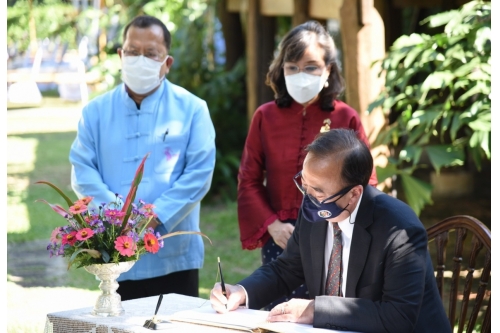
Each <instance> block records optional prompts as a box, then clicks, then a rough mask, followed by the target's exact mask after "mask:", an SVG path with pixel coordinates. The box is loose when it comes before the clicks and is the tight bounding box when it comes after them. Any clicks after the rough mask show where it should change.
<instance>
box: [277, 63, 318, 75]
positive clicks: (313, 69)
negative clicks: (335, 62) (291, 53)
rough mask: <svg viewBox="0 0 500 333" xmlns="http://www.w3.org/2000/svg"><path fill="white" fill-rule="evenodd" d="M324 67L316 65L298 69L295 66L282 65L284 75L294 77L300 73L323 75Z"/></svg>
mask: <svg viewBox="0 0 500 333" xmlns="http://www.w3.org/2000/svg"><path fill="white" fill-rule="evenodd" d="M324 69H325V67H324V66H316V65H307V66H305V67H304V68H302V69H301V68H299V66H297V65H291V64H285V65H283V71H284V73H285V75H294V74H298V73H300V72H303V73H306V74H310V75H316V76H320V75H321V74H323V70H324Z"/></svg>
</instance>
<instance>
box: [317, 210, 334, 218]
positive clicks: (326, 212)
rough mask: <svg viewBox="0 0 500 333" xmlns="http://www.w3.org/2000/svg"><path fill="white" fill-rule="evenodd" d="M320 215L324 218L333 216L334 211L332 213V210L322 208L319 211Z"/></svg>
mask: <svg viewBox="0 0 500 333" xmlns="http://www.w3.org/2000/svg"><path fill="white" fill-rule="evenodd" d="M318 216H319V217H321V218H323V219H327V218H329V217H330V216H332V213H330V211H328V210H320V211H319V212H318Z"/></svg>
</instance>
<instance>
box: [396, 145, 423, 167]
mask: <svg viewBox="0 0 500 333" xmlns="http://www.w3.org/2000/svg"><path fill="white" fill-rule="evenodd" d="M421 155H422V147H419V146H413V145H412V146H406V147H404V148H403V149H401V152H400V153H399V160H400V161H405V162H413V165H416V164H417V163H418V161H419V160H420V156H421Z"/></svg>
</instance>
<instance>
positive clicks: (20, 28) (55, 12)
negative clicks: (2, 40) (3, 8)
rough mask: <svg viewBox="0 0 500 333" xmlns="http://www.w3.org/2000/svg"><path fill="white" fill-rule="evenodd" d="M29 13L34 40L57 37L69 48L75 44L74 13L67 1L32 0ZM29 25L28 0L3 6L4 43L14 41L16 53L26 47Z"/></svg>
mask: <svg viewBox="0 0 500 333" xmlns="http://www.w3.org/2000/svg"><path fill="white" fill-rule="evenodd" d="M32 15H33V18H34V22H35V27H36V37H37V39H38V40H43V39H45V38H49V39H50V38H54V37H59V38H60V40H61V41H62V42H68V45H69V47H70V48H75V47H76V36H77V29H76V25H77V22H78V12H77V10H76V9H75V8H74V7H73V6H72V5H71V4H68V3H64V2H62V1H58V0H45V1H43V2H39V1H36V0H34V1H33V10H32ZM29 27H30V8H29V3H28V1H26V0H19V1H16V3H15V4H14V6H12V7H7V45H14V44H17V48H18V50H19V51H20V52H23V51H25V50H27V49H28V46H29V43H30V35H29V31H30V30H29Z"/></svg>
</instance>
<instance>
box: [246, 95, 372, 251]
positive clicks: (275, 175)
mask: <svg viewBox="0 0 500 333" xmlns="http://www.w3.org/2000/svg"><path fill="white" fill-rule="evenodd" d="M326 119H330V121H331V124H330V128H352V129H354V130H356V131H357V132H358V136H359V138H360V139H361V140H363V141H364V142H366V144H367V145H368V147H369V142H368V139H367V137H366V134H365V130H364V129H363V125H362V124H361V119H360V117H359V115H358V113H357V112H356V111H355V110H354V109H353V108H351V107H350V106H348V105H347V104H345V103H344V102H341V101H335V110H334V111H331V112H330V111H323V110H321V109H320V107H319V104H318V103H317V102H316V103H314V104H312V105H310V106H308V107H307V108H304V107H303V106H302V105H301V104H298V103H296V102H295V101H293V102H292V104H291V105H290V107H287V108H278V106H277V105H276V103H275V102H274V101H272V102H269V103H266V104H263V105H261V106H260V107H259V108H258V109H257V111H255V114H254V115H253V118H252V122H251V124H250V129H249V132H248V136H247V139H246V142H245V147H244V149H243V155H242V158H241V163H240V169H239V172H238V223H239V227H240V240H241V243H242V247H243V249H248V250H253V249H255V248H258V247H262V246H263V245H264V244H265V243H266V242H267V240H268V239H269V237H270V235H269V233H268V232H267V227H268V226H269V225H270V224H271V223H273V222H274V221H275V220H276V219H279V220H280V221H284V220H287V219H297V215H298V211H299V208H300V205H301V203H302V193H300V191H299V190H298V189H297V188H296V186H295V184H294V182H293V180H292V178H293V176H295V175H296V174H297V173H298V172H299V171H300V170H302V163H303V162H304V158H305V156H306V151H305V150H304V149H305V147H306V146H307V145H308V144H309V143H311V142H312V141H313V140H314V138H315V136H316V135H317V134H318V133H320V129H321V127H322V126H324V125H325V123H324V121H325V120H326ZM370 184H371V185H374V186H375V185H377V176H376V173H375V168H374V169H373V173H372V175H371V178H370Z"/></svg>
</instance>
